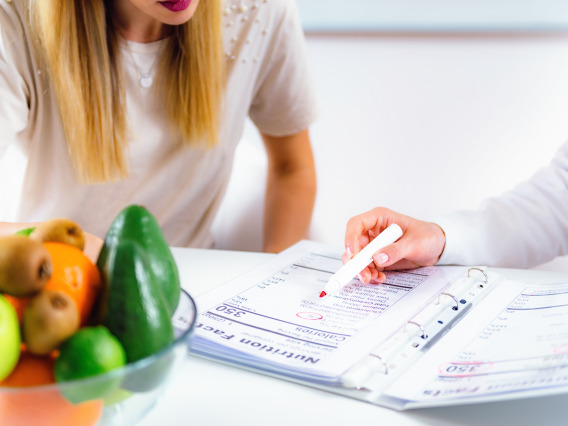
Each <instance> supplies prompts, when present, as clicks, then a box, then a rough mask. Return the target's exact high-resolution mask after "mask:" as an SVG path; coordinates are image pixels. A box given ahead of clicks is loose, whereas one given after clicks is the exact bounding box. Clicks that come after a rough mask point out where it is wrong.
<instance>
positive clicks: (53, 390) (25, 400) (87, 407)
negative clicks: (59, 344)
mask: <svg viewBox="0 0 568 426" xmlns="http://www.w3.org/2000/svg"><path fill="white" fill-rule="evenodd" d="M53 364H54V359H53V358H51V357H36V356H33V355H30V354H29V353H25V352H24V353H22V356H21V357H20V361H19V362H18V365H17V366H16V368H15V369H14V371H13V372H12V374H11V375H10V376H8V377H7V378H6V379H5V380H4V381H3V382H0V424H1V425H3V426H20V425H34V426H51V425H53V426H55V425H57V426H74V425H94V424H96V423H97V421H98V420H99V419H100V417H101V414H102V409H103V401H102V400H100V399H99V400H94V401H88V402H84V403H81V404H77V405H74V404H72V403H70V402H69V401H67V400H66V399H65V398H64V397H63V396H62V395H61V394H60V392H59V390H58V389H57V387H55V386H49V387H45V386H42V387H35V386H39V385H47V384H52V383H54V381H55V379H54V376H53ZM13 387H20V389H13V390H10V389H9V388H13ZM22 387H23V388H22Z"/></svg>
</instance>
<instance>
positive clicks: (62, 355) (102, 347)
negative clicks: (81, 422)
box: [55, 326, 126, 403]
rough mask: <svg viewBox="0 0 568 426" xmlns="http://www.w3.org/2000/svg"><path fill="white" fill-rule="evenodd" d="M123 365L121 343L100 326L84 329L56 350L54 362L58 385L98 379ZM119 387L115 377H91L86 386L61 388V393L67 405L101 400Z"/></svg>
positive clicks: (123, 357) (124, 357) (118, 381)
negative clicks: (57, 352) (73, 381)
mask: <svg viewBox="0 0 568 426" xmlns="http://www.w3.org/2000/svg"><path fill="white" fill-rule="evenodd" d="M125 364H126V354H125V353H124V348H123V347H122V344H121V343H120V342H119V341H118V339H117V338H116V337H114V336H113V335H112V334H111V333H110V331H108V329H107V328H106V327H104V326H96V327H84V328H81V329H80V330H79V331H77V332H76V333H75V334H74V335H73V336H71V337H70V338H69V339H67V340H66V341H65V342H64V343H63V345H61V347H60V348H59V357H57V360H56V361H55V379H56V381H57V382H58V383H61V382H66V381H70V380H77V379H83V378H86V377H93V376H98V375H101V374H103V373H106V372H108V371H111V370H114V369H115V368H120V367H122V366H123V365H125ZM119 384H120V378H119V377H114V376H113V377H111V378H100V379H97V378H93V380H92V381H91V382H90V383H88V384H79V383H77V384H73V385H69V387H64V388H63V389H62V393H64V394H65V396H66V397H67V399H69V400H70V401H71V402H74V403H79V402H83V401H88V400H91V399H98V398H102V397H104V396H105V395H107V394H109V393H110V392H112V391H114V390H115V389H116V388H117V387H118V385H119Z"/></svg>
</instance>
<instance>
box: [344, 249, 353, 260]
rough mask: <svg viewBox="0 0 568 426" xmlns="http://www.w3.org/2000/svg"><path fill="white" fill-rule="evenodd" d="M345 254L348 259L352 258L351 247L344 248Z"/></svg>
mask: <svg viewBox="0 0 568 426" xmlns="http://www.w3.org/2000/svg"><path fill="white" fill-rule="evenodd" d="M345 253H346V254H347V257H348V258H349V259H351V258H352V257H353V250H351V246H345Z"/></svg>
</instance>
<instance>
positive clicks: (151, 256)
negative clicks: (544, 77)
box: [97, 204, 181, 316]
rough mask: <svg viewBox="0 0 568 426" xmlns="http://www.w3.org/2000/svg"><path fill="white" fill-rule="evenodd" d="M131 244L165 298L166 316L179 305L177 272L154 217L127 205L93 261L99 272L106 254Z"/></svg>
mask: <svg viewBox="0 0 568 426" xmlns="http://www.w3.org/2000/svg"><path fill="white" fill-rule="evenodd" d="M125 240H131V241H135V242H136V243H137V244H138V245H139V246H140V247H141V248H142V250H143V251H144V252H145V254H146V259H147V266H146V267H147V268H149V269H151V270H152V273H153V275H154V282H155V285H156V286H157V287H158V288H159V290H160V291H161V292H162V293H163V294H164V295H165V298H166V301H167V305H168V311H169V313H170V316H171V315H173V313H174V312H175V309H176V307H177V305H178V302H179V297H180V292H181V286H180V281H179V272H178V269H177V265H176V263H175V259H174V257H173V255H172V252H171V250H170V246H169V245H168V242H167V241H166V238H165V237H164V234H163V233H162V230H161V228H160V225H159V224H158V221H157V220H156V218H155V217H154V216H153V215H152V213H150V212H149V211H148V209H146V208H145V207H143V206H140V205H136V204H133V205H130V206H127V207H126V208H124V209H123V210H122V211H120V212H119V214H118V215H117V216H116V218H115V219H114V221H113V222H112V224H111V225H110V227H109V230H108V232H107V234H106V236H105V241H104V244H103V247H102V249H101V251H100V253H99V257H98V259H97V266H98V268H99V270H100V271H101V272H103V274H104V271H105V270H108V259H109V252H110V251H111V250H112V249H113V248H114V247H116V246H117V245H118V244H119V243H120V242H122V241H125Z"/></svg>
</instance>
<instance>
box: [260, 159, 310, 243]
mask: <svg viewBox="0 0 568 426" xmlns="http://www.w3.org/2000/svg"><path fill="white" fill-rule="evenodd" d="M315 196H316V178H315V172H314V170H313V169H312V170H309V169H306V170H297V171H295V172H294V173H291V174H290V175H287V176H269V178H268V181H267V191H266V201H265V208H264V233H263V235H264V240H263V250H264V251H266V252H273V253H277V252H280V251H282V250H284V249H285V248H287V247H289V246H291V245H292V244H294V243H296V242H298V241H300V240H301V239H304V238H306V237H307V235H308V231H309V228H310V222H311V218H312V212H313V208H314V202H315Z"/></svg>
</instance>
